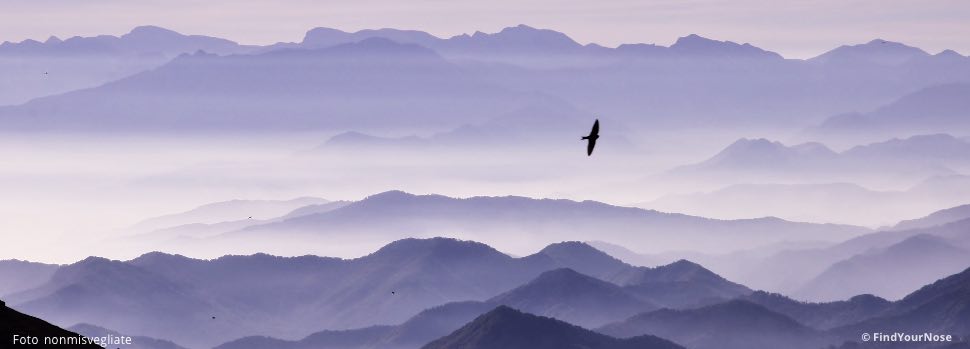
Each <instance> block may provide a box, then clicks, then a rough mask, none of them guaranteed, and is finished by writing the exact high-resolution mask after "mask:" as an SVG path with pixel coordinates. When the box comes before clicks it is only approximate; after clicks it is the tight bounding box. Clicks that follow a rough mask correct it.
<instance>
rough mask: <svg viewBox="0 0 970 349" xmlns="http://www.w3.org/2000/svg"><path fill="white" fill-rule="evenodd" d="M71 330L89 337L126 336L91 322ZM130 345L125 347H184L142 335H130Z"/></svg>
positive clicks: (176, 348) (145, 348)
mask: <svg viewBox="0 0 970 349" xmlns="http://www.w3.org/2000/svg"><path fill="white" fill-rule="evenodd" d="M70 330H71V331H74V332H77V333H78V334H80V335H82V336H86V337H90V338H95V337H107V336H108V335H111V336H114V337H121V336H126V335H125V334H122V333H118V332H115V331H112V330H109V329H106V328H103V327H98V326H95V325H91V324H77V325H74V326H71V327H70ZM130 337H131V345H126V346H125V348H131V349H185V348H184V347H181V346H179V345H178V344H175V343H172V342H170V341H167V340H161V339H155V338H149V337H142V336H130Z"/></svg>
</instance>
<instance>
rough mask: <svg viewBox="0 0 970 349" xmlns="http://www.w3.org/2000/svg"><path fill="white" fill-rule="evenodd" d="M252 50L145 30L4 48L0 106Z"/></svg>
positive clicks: (220, 41)
mask: <svg viewBox="0 0 970 349" xmlns="http://www.w3.org/2000/svg"><path fill="white" fill-rule="evenodd" d="M251 49H252V47H249V46H244V45H240V44H237V43H235V42H232V41H229V40H225V39H220V38H215V37H208V36H202V35H183V34H179V33H176V32H174V31H171V30H168V29H164V28H160V27H155V26H141V27H136V28H134V29H132V30H131V31H130V32H129V33H127V34H124V35H121V36H112V35H98V36H94V37H79V36H75V37H71V38H67V39H60V38H57V37H53V36H52V37H50V38H48V39H47V40H46V41H43V42H41V41H36V40H25V41H22V42H19V43H12V42H4V43H2V44H0V75H3V76H4V79H3V80H2V81H0V91H2V93H0V105H13V104H21V103H24V102H27V101H28V100H30V99H33V98H37V97H43V96H48V95H54V94H60V93H65V92H69V91H73V90H77V89H82V88H91V87H95V86H98V85H101V84H104V83H107V82H110V81H114V80H118V79H121V78H124V77H126V76H129V75H132V74H137V73H139V72H143V71H147V70H150V69H152V68H155V67H158V66H160V65H163V64H165V63H167V62H168V61H170V60H171V59H173V58H175V57H176V56H178V55H181V54H184V53H192V52H196V51H199V50H202V51H206V52H212V53H217V54H234V53H246V52H249V51H250V50H251Z"/></svg>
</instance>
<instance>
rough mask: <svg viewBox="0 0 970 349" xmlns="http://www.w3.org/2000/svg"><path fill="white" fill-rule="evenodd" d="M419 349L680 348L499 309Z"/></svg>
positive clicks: (663, 341)
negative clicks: (617, 336)
mask: <svg viewBox="0 0 970 349" xmlns="http://www.w3.org/2000/svg"><path fill="white" fill-rule="evenodd" d="M422 348H423V349H458V348H464V349H491V348H507V349H519V348H521V349H546V348H548V349H552V348H556V349H558V348H590V349H622V348H631V349H632V348H637V349H652V348H671V349H673V348H681V347H680V346H679V345H677V344H674V343H672V342H670V341H667V340H664V339H662V338H657V337H654V336H649V335H644V336H639V337H634V338H629V339H616V338H612V337H608V336H604V335H602V334H599V333H596V332H593V331H590V330H586V329H583V328H581V327H577V326H574V325H570V324H568V323H565V322H562V321H558V320H554V319H550V318H546V317H541V316H535V315H531V314H527V313H522V312H520V311H517V310H515V309H512V308H509V307H505V306H500V307H498V308H495V310H492V311H491V312H489V313H487V314H485V315H482V316H480V317H478V318H477V319H475V321H472V322H471V323H469V324H467V325H465V326H464V327H462V328H461V329H459V330H457V331H455V332H453V333H452V334H449V335H447V336H445V337H442V338H440V339H438V340H435V341H433V342H431V343H429V344H428V345H425V346H424V347H422Z"/></svg>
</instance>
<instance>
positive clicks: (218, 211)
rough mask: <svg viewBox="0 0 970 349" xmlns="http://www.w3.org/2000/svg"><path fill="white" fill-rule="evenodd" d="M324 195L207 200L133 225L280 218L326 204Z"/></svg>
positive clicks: (141, 227)
mask: <svg viewBox="0 0 970 349" xmlns="http://www.w3.org/2000/svg"><path fill="white" fill-rule="evenodd" d="M328 202H329V201H327V200H324V199H321V198H312V197H305V198H296V199H292V200H231V201H222V202H214V203H211V204H205V205H202V206H199V207H196V208H193V209H191V210H188V211H185V212H180V213H174V214H169V215H164V216H160V217H153V218H148V219H146V220H143V221H141V222H138V223H137V224H135V225H134V226H132V227H131V228H130V229H132V230H137V231H141V232H147V231H151V230H156V229H162V228H171V227H176V226H180V225H186V224H215V223H222V222H228V221H238V220H245V219H249V217H252V218H253V219H257V220H262V219H269V218H276V217H279V216H283V215H285V214H287V213H290V212H291V211H293V210H296V209H298V208H301V207H304V206H310V205H320V204H326V203H328Z"/></svg>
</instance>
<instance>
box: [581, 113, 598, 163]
mask: <svg viewBox="0 0 970 349" xmlns="http://www.w3.org/2000/svg"><path fill="white" fill-rule="evenodd" d="M597 138H600V119H596V122H594V123H593V129H592V130H590V131H589V136H585V137H583V138H582V139H584V140H587V141H588V142H587V144H586V156H590V155H593V148H595V147H596V139H597Z"/></svg>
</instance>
